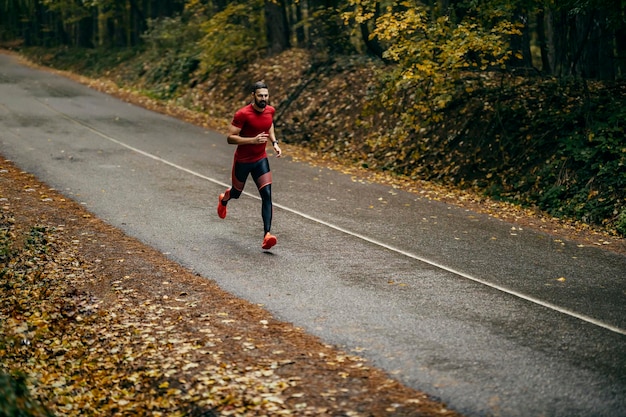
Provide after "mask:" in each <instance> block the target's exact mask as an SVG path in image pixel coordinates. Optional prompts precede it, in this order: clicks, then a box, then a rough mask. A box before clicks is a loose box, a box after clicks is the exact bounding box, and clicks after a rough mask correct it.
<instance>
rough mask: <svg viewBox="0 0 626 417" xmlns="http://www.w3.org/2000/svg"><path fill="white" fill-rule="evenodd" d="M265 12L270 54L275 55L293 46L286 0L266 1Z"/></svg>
mask: <svg viewBox="0 0 626 417" xmlns="http://www.w3.org/2000/svg"><path fill="white" fill-rule="evenodd" d="M264 11H265V30H266V34H267V45H268V52H269V54H270V55H275V54H277V53H280V52H282V51H284V50H286V49H288V48H289V47H290V46H291V43H290V32H289V24H288V22H287V9H286V4H285V0H265V8H264Z"/></svg>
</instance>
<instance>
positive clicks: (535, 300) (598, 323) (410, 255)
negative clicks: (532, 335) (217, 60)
mask: <svg viewBox="0 0 626 417" xmlns="http://www.w3.org/2000/svg"><path fill="white" fill-rule="evenodd" d="M40 103H42V104H43V105H45V106H46V107H48V108H49V109H51V110H52V111H54V112H55V113H58V114H60V115H62V116H63V117H64V118H66V119H67V120H69V121H71V122H73V123H76V124H78V125H80V126H82V127H84V128H85V129H88V130H89V131H91V132H93V133H95V134H96V135H98V136H100V137H102V138H104V139H106V140H108V141H111V142H113V143H116V144H118V145H120V146H122V147H124V148H126V149H129V150H131V151H133V152H136V153H138V154H140V155H143V156H145V157H147V158H150V159H154V160H155V161H158V162H161V163H163V164H165V165H169V166H171V167H172V168H176V169H178V170H180V171H183V172H186V173H188V174H190V175H193V176H196V177H198V178H201V179H203V180H206V181H209V182H212V183H214V184H217V185H221V186H223V187H230V184H227V183H224V182H222V181H219V180H216V179H215V178H211V177H207V176H206V175H202V174H200V173H198V172H195V171H192V170H190V169H188V168H185V167H183V166H180V165H178V164H175V163H173V162H170V161H168V160H166V159H163V158H161V157H160V156H156V155H153V154H151V153H149V152H146V151H142V150H141V149H138V148H135V147H134V146H131V145H128V144H126V143H124V142H122V141H119V140H117V139H115V138H113V137H111V136H108V135H107V134H106V133H103V132H100V131H99V130H97V129H95V128H93V127H91V126H89V125H87V124H85V123H83V122H81V121H79V120H76V119H73V118H72V117H70V116H68V115H67V114H65V113H62V112H60V111H58V110H56V109H54V108H53V107H50V106H49V105H48V104H46V103H43V102H41V101H40ZM243 194H245V195H246V196H248V197H252V198H255V199H257V200H260V199H261V198H260V197H259V196H257V195H254V194H250V193H248V192H245V191H244V192H243ZM274 207H278V208H280V209H282V210H285V211H287V212H290V213H292V214H295V215H297V216H300V217H302V218H305V219H307V220H310V221H313V222H316V223H319V224H321V225H323V226H326V227H329V228H331V229H334V230H336V231H338V232H341V233H344V234H347V235H349V236H352V237H356V238H358V239H361V240H364V241H366V242H369V243H372V244H374V245H376V246H380V247H382V248H385V249H387V250H390V251H392V252H395V253H397V254H399V255H403V256H406V257H408V258H411V259H415V260H417V261H420V262H423V263H425V264H428V265H431V266H433V267H435V268H439V269H442V270H444V271H447V272H450V273H451V274H454V275H458V276H460V277H463V278H465V279H468V280H470V281H474V282H476V283H479V284H482V285H485V286H487V287H490V288H493V289H495V290H498V291H501V292H503V293H506V294H509V295H512V296H514V297H517V298H520V299H522V300H525V301H529V302H531V303H534V304H537V305H540V306H542V307H545V308H548V309H550V310H554V311H557V312H559V313H562V314H565V315H568V316H571V317H574V318H577V319H579V320H582V321H585V322H587V323H590V324H593V325H595V326H598V327H602V328H604V329H606V330H610V331H612V332H615V333H619V334H621V335H625V336H626V330H624V329H620V328H619V327H616V326H613V325H610V324H607V323H604V322H602V321H599V320H596V319H594V318H593V317H589V316H587V315H584V314H580V313H576V312H575V311H572V310H569V309H566V308H563V307H559V306H557V305H555V304H552V303H548V302H546V301H542V300H540V299H538V298H535V297H531V296H529V295H526V294H522V293H521V292H518V291H515V290H511V289H508V288H505V287H502V286H500V285H497V284H493V283H491V282H488V281H485V280H482V279H480V278H476V277H473V276H471V275H468V274H466V273H464V272H461V271H457V270H456V269H454V268H450V267H447V266H445V265H442V264H440V263H438V262H434V261H431V260H428V259H426V258H422V257H421V256H418V255H415V254H413V253H410V252H407V251H405V250H402V249H398V248H396V247H393V246H390V245H388V244H386V243H383V242H379V241H377V240H375V239H372V238H370V237H367V236H364V235H361V234H359V233H355V232H352V231H350V230H347V229H344V228H342V227H340V226H337V225H334V224H332V223H328V222H326V221H324V220H320V219H317V218H315V217H312V216H309V215H308V214H306V213H302V212H300V211H298V210H294V209H292V208H289V207H286V206H283V205H282V204H276V203H274Z"/></svg>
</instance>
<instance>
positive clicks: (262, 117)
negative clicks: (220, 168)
mask: <svg viewBox="0 0 626 417" xmlns="http://www.w3.org/2000/svg"><path fill="white" fill-rule="evenodd" d="M274 113H276V109H274V107H272V106H266V107H265V110H264V111H263V112H261V113H259V112H258V111H256V110H255V109H254V107H252V104H248V105H247V106H245V107H242V108H241V109H239V110H238V111H237V112H236V113H235V116H234V117H233V121H232V122H231V123H232V125H233V126H235V127H238V128H240V129H241V132H239V136H241V137H242V138H253V137H255V136H256V135H258V134H259V133H263V132H265V133H269V132H270V127H272V123H273V122H274ZM266 146H267V143H258V144H256V143H255V144H248V145H238V146H237V150H236V151H235V161H237V162H256V161H260V160H261V159H263V158H266V157H267V153H266V152H265V147H266Z"/></svg>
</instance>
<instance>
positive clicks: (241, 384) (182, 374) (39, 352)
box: [0, 212, 306, 416]
mask: <svg viewBox="0 0 626 417" xmlns="http://www.w3.org/2000/svg"><path fill="white" fill-rule="evenodd" d="M1 216H2V218H1V219H0V224H1V225H2V226H3V227H2V228H0V231H1V235H0V242H1V243H2V247H1V248H0V249H1V250H0V261H1V262H2V264H1V265H0V267H2V268H3V271H4V273H3V274H2V275H1V276H0V287H2V289H3V290H2V291H1V292H0V358H2V361H0V362H1V365H0V367H1V369H2V370H4V371H5V372H7V373H10V372H12V371H15V370H21V371H22V372H24V373H26V374H27V375H28V377H29V381H30V386H29V389H30V391H31V393H32V394H33V396H34V397H35V398H39V399H40V400H41V401H42V402H43V403H45V405H46V406H47V407H48V408H49V409H50V410H51V411H53V412H55V413H56V414H57V415H64V416H84V415H91V416H111V415H151V416H152V415H168V416H183V415H189V414H192V413H203V414H202V415H210V414H209V413H212V412H213V411H212V410H215V411H217V410H219V413H220V415H224V416H228V415H237V416H245V415H288V414H291V411H290V410H289V409H288V407H286V406H285V398H288V397H289V396H285V395H284V394H283V393H284V391H285V390H286V389H288V388H290V387H293V386H295V384H296V382H295V381H294V380H285V379H282V378H281V377H279V376H277V374H276V373H275V372H274V371H275V369H276V368H277V367H278V366H280V364H278V363H277V362H275V361H272V360H270V359H259V361H258V363H257V364H256V365H255V366H250V365H247V366H245V367H241V366H239V365H237V364H233V363H229V362H228V360H227V359H226V358H225V353H224V349H220V346H221V345H222V344H223V343H222V340H221V339H220V338H218V337H215V336H214V334H213V333H212V331H211V326H210V322H211V320H215V322H218V321H219V322H227V323H232V322H234V320H232V319H229V318H228V314H227V313H216V314H214V315H212V317H211V316H209V317H203V320H204V321H203V323H202V329H201V331H200V332H198V336H197V338H193V339H184V338H181V337H180V336H179V334H180V332H177V323H176V322H174V321H173V320H172V319H171V318H168V316H167V315H166V314H164V312H165V311H166V309H167V308H169V307H172V306H170V305H166V303H179V304H180V303H181V302H185V300H184V299H181V300H179V301H176V300H145V301H144V302H143V303H137V302H135V303H132V302H131V298H132V297H134V296H136V294H135V292H134V291H133V290H132V289H131V288H127V287H126V282H127V281H128V280H129V279H130V277H124V279H119V280H113V281H112V284H111V289H112V292H113V294H114V295H115V296H117V303H116V304H114V307H113V308H111V309H110V310H108V311H104V310H101V308H100V307H101V304H102V303H101V301H100V300H97V299H93V298H92V297H91V296H90V295H89V294H88V293H86V292H83V291H81V290H79V288H80V286H79V285H78V283H79V281H88V280H89V279H92V278H93V277H92V276H91V275H92V271H93V268H91V266H90V265H86V264H84V263H83V262H82V261H81V260H80V258H79V256H78V254H77V253H73V252H68V251H71V250H74V249H75V248H76V247H78V246H79V245H80V242H79V240H78V239H70V240H69V241H70V242H71V245H70V246H69V249H67V248H66V249H65V250H64V251H61V250H58V248H57V247H56V246H55V244H54V243H53V242H55V240H56V238H55V234H56V233H58V231H55V230H53V229H49V228H45V227H40V226H36V227H33V228H32V230H31V232H30V233H29V234H28V236H27V238H26V243H25V244H24V245H20V244H15V242H14V240H15V236H16V233H15V232H14V231H13V223H14V222H12V221H11V220H10V219H11V217H10V216H9V215H8V214H7V213H6V212H4V213H2V214H1ZM191 305H192V304H191ZM177 308H180V309H185V308H190V307H189V305H185V304H182V305H179V306H178V307H177ZM266 324H267V322H266ZM241 349H242V350H254V349H256V345H255V342H254V340H251V339H243V340H241ZM302 407H306V404H304V405H301V406H300V408H302Z"/></svg>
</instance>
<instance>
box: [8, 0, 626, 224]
mask: <svg viewBox="0 0 626 417" xmlns="http://www.w3.org/2000/svg"><path fill="white" fill-rule="evenodd" d="M0 45H2V46H3V47H4V48H7V49H14V50H18V51H19V52H20V53H23V54H25V55H27V56H30V57H31V58H32V59H35V60H37V61H38V62H40V63H42V64H45V65H48V66H53V67H57V68H61V69H68V70H71V71H75V72H78V73H82V74H85V75H87V76H90V77H96V78H98V77H99V78H107V79H112V80H114V81H115V82H116V83H117V84H118V85H120V86H122V87H126V88H132V89H134V90H136V91H140V92H141V93H142V94H145V95H146V96H148V97H150V98H152V99H156V100H162V101H164V102H168V103H173V104H176V105H180V106H184V107H186V108H189V109H191V110H194V111H200V112H203V113H206V114H208V115H210V116H213V117H216V118H228V117H230V115H231V112H232V110H233V109H234V108H235V106H236V105H237V104H239V103H240V102H241V100H243V99H245V95H244V94H243V93H242V90H244V91H245V83H246V82H251V81H255V80H256V79H264V80H266V81H267V82H268V83H269V84H270V86H271V91H272V96H273V98H274V100H275V102H274V103H273V104H274V105H275V106H276V108H277V119H276V127H277V130H278V132H279V133H280V134H281V135H282V137H283V138H284V140H285V142H288V143H293V144H298V145H302V146H303V147H305V148H306V149H308V150H310V152H318V153H320V154H327V155H332V156H335V157H338V158H341V159H342V160H344V161H346V162H349V163H351V164H353V165H356V166H359V167H362V168H366V169H370V170H374V171H385V172H387V173H391V174H393V175H398V176H402V177H405V178H409V179H415V180H418V179H419V180H428V181H436V182H439V183H441V184H449V185H453V186H455V187H461V188H471V189H473V190H475V191H478V192H480V193H482V194H483V195H485V196H488V197H490V198H494V199H499V200H504V201H509V202H512V203H515V204H520V205H522V206H525V207H534V208H537V209H540V210H542V211H545V212H547V213H549V214H550V215H553V216H556V217H564V218H572V219H577V220H580V221H581V222H584V223H587V224H590V225H596V226H601V227H604V228H606V229H608V230H611V231H613V232H615V233H617V234H620V235H622V236H623V235H626V128H625V126H624V125H625V122H624V121H625V120H626V82H625V75H626V2H624V0H608V1H607V0H425V1H415V0H405V1H374V0H239V1H224V0H219V1H209V0H207V1H203V0H174V1H164V0H80V1H79V0H2V1H0Z"/></svg>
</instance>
